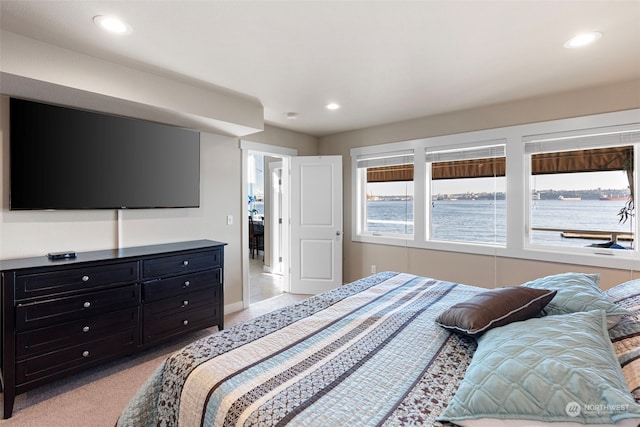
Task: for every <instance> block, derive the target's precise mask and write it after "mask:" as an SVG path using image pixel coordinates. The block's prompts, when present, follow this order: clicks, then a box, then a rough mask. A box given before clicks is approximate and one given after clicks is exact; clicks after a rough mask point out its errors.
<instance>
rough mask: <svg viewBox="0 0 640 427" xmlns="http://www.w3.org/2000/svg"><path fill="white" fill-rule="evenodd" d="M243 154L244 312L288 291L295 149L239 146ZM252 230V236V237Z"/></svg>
mask: <svg viewBox="0 0 640 427" xmlns="http://www.w3.org/2000/svg"><path fill="white" fill-rule="evenodd" d="M241 148H242V153H243V200H244V201H245V202H244V204H245V205H244V207H243V211H244V212H245V215H244V223H243V242H244V243H243V260H244V262H243V307H245V308H246V307H249V306H250V305H252V304H255V303H257V302H260V301H264V300H267V299H270V298H274V297H277V296H279V295H282V294H283V293H284V292H288V290H289V278H288V276H287V275H286V274H285V273H286V272H287V271H288V267H287V254H288V232H287V227H285V225H286V224H288V222H289V219H288V212H289V205H288V197H287V191H288V190H287V188H288V184H287V175H288V173H284V172H283V171H288V162H289V158H290V157H291V156H295V155H296V154H297V150H292V149H288V148H283V147H275V146H268V145H264V144H260V143H254V142H249V141H241ZM253 230H255V231H256V233H255V234H254V233H253Z"/></svg>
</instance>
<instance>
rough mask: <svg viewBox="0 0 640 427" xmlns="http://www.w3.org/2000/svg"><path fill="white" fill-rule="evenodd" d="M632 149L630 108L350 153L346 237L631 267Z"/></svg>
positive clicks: (634, 113) (636, 118) (639, 119)
mask: <svg viewBox="0 0 640 427" xmlns="http://www.w3.org/2000/svg"><path fill="white" fill-rule="evenodd" d="M639 150H640V109H635V110H627V111H619V112H615V113H606V114H598V115H592V116H585V117H576V118H570V119H562V120H554V121H549V122H541V123H529V124H523V125H516V126H510V127H504V128H495V129H485V130H480V131H474V132H465V133H459V134H452V135H440V136H433V137H429V138H422V139H413V140H407V141H400V142H392V143H386V144H378V145H371V146H368V147H354V148H352V149H351V178H352V184H353V187H352V188H353V197H352V200H353V202H352V212H353V216H352V240H353V241H356V242H363V243H374V244H383V245H396V246H406V247H411V248H423V249H430V250H437V251H452V252H461V253H469V254H477V255H492V256H500V257H509V258H520V259H535V260H540V261H550V262H563V263H567V264H579V265H591V266H602V267H607V268H625V269H626V268H637V263H638V260H639V259H640V250H639V249H640V247H639V246H638V244H637V238H636V237H637V229H638V227H640V218H639V216H638V215H635V213H636V212H635V209H634V208H635V206H634V202H635V200H636V199H637V198H638V197H640V195H639V194H638V179H639V177H638V174H637V173H636V172H635V171H636V170H637V169H638V167H640V157H639V155H640V152H639ZM619 247H622V248H627V249H618V248H619Z"/></svg>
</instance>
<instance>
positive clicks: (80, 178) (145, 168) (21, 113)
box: [9, 98, 200, 210]
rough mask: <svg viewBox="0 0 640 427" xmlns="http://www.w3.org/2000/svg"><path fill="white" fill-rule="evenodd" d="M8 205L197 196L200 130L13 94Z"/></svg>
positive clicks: (127, 202)
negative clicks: (32, 99)
mask: <svg viewBox="0 0 640 427" xmlns="http://www.w3.org/2000/svg"><path fill="white" fill-rule="evenodd" d="M9 114H10V181H11V183H10V196H9V199H10V209H12V210H20V209H136V208H138V209H139V208H186V207H198V206H199V204H200V133H199V132H197V131H193V130H188V129H183V128H178V127H174V126H169V125H164V124H159V123H153V122H149V121H144V120H137V119H131V118H126V117H119V116H114V115H108V114H100V113H96V112H92V111H85V110H80V109H75V108H68V107H61V106H57V105H51V104H45V103H41V102H33V101H28V100H22V99H17V98H11V100H10V112H9Z"/></svg>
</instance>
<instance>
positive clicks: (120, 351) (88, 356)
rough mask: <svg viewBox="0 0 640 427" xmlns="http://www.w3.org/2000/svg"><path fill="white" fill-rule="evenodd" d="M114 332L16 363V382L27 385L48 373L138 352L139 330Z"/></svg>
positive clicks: (53, 375)
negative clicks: (137, 331) (94, 339)
mask: <svg viewBox="0 0 640 427" xmlns="http://www.w3.org/2000/svg"><path fill="white" fill-rule="evenodd" d="M114 332H115V333H114V334H113V335H111V336H108V337H105V338H102V339H99V340H96V341H90V342H87V343H82V344H79V345H75V346H73V347H68V348H65V349H61V350H58V351H54V352H50V353H46V354H43V355H41V356H36V357H31V358H29V359H26V360H23V361H20V362H18V363H16V383H17V384H24V383H28V382H30V381H35V380H38V379H41V378H45V377H48V376H51V377H55V376H60V375H62V374H64V373H65V372H64V371H66V370H74V369H75V370H77V369H78V368H82V367H86V366H88V365H93V364H97V363H100V362H103V361H106V360H109V359H113V358H114V357H116V356H121V355H125V354H131V353H134V352H135V350H136V347H137V333H136V329H129V330H124V331H122V330H121V331H114Z"/></svg>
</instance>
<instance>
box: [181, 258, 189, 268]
mask: <svg viewBox="0 0 640 427" xmlns="http://www.w3.org/2000/svg"><path fill="white" fill-rule="evenodd" d="M187 265H189V261H187V260H186V259H185V260H184V261H182V266H183V267H186V266H187Z"/></svg>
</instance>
